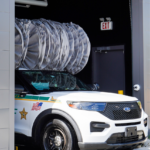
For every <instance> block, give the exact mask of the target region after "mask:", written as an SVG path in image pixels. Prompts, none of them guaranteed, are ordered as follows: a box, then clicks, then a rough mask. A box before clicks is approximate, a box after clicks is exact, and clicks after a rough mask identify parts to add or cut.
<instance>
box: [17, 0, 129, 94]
mask: <svg viewBox="0 0 150 150" xmlns="http://www.w3.org/2000/svg"><path fill="white" fill-rule="evenodd" d="M15 11H16V12H15V17H17V18H23V19H38V18H45V19H50V20H54V21H57V22H61V23H63V22H73V23H76V24H78V25H80V26H81V27H82V28H83V29H84V30H85V32H86V33H87V35H88V36H89V39H90V42H91V51H92V48H93V47H103V46H115V45H124V57H125V58H124V60H125V79H124V80H125V94H126V95H132V56H131V20H130V15H131V12H130V1H129V0H121V1H120V0H113V1H111V0H94V1H90V0H88V1H84V0H82V1H81V0H80V1H77V0H72V1H68V0H63V1H62V0H55V1H50V0H49V1H48V7H38V6H30V8H22V7H16V8H15ZM106 17H110V18H111V21H112V22H113V30H110V31H101V30H100V18H104V19H105V18H106ZM100 65H105V64H100ZM112 67H114V66H112ZM92 68H93V63H92V52H91V55H90V58H89V61H88V64H87V65H86V67H85V68H84V69H83V70H82V71H81V72H80V73H78V74H77V75H76V76H77V77H78V78H80V79H81V80H83V81H84V82H85V83H87V84H92V83H93V75H92ZM97 70H99V69H98V68H97ZM99 72H101V70H99ZM102 80H103V81H104V82H105V81H106V80H107V79H102ZM97 82H98V81H97ZM118 82H119V81H118ZM99 84H100V85H101V83H99ZM100 90H101V89H100ZM118 90H119V89H118ZM106 91H107V89H106Z"/></svg>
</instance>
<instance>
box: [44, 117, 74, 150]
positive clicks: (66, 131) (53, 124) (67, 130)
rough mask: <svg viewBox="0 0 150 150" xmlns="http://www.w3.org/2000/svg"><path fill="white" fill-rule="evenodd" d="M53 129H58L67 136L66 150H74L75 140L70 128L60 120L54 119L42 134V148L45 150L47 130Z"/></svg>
mask: <svg viewBox="0 0 150 150" xmlns="http://www.w3.org/2000/svg"><path fill="white" fill-rule="evenodd" d="M51 127H57V128H58V129H60V130H61V131H62V132H63V133H64V134H65V136H66V146H65V149H64V150H72V148H73V138H72V134H71V131H70V128H69V127H68V126H67V123H66V122H65V121H63V120H60V119H53V120H51V121H49V122H48V123H47V124H46V126H45V127H44V129H43V131H42V133H41V148H42V150H45V148H44V144H43V140H44V134H45V133H46V132H47V130H48V129H49V128H51Z"/></svg>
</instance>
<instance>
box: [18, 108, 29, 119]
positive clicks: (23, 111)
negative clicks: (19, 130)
mask: <svg viewBox="0 0 150 150" xmlns="http://www.w3.org/2000/svg"><path fill="white" fill-rule="evenodd" d="M19 113H20V114H21V119H23V118H24V119H25V120H26V115H27V114H28V112H26V111H25V108H23V110H22V111H20V112H19Z"/></svg>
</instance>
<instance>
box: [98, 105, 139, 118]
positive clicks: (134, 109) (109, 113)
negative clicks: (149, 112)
mask: <svg viewBox="0 0 150 150" xmlns="http://www.w3.org/2000/svg"><path fill="white" fill-rule="evenodd" d="M125 107H129V108H130V109H131V111H130V112H126V111H124V110H123V109H124V108H125ZM100 113H101V114H103V115H104V116H106V117H108V118H109V119H112V120H128V119H137V118H141V109H140V108H139V106H138V104H137V102H132V103H107V106H106V109H105V111H104V112H100Z"/></svg>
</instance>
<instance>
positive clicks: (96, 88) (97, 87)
mask: <svg viewBox="0 0 150 150" xmlns="http://www.w3.org/2000/svg"><path fill="white" fill-rule="evenodd" d="M98 89H100V86H99V84H98V83H94V84H93V91H97V90H98Z"/></svg>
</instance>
